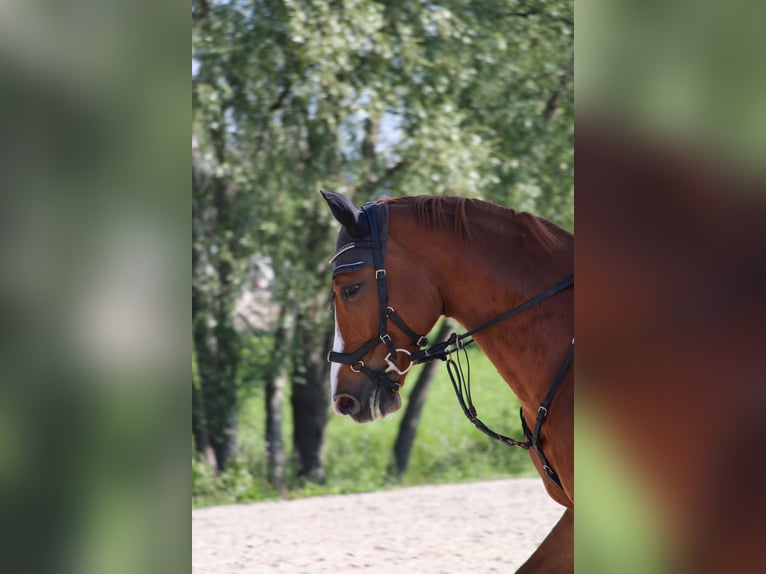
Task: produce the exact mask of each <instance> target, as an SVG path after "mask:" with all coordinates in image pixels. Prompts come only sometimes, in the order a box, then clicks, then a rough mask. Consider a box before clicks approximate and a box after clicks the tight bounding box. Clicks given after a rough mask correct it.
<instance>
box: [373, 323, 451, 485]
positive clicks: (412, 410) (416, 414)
mask: <svg viewBox="0 0 766 574" xmlns="http://www.w3.org/2000/svg"><path fill="white" fill-rule="evenodd" d="M451 329H452V324H451V322H450V321H449V320H447V319H445V320H443V321H442V323H441V325H440V326H439V329H438V331H437V333H436V340H437V341H441V340H443V339H445V338H446V337H447V334H448V333H449V332H450V330H451ZM440 365H441V361H429V362H428V363H426V364H425V365H423V369H422V370H421V371H420V375H419V376H418V380H417V381H416V382H415V386H414V387H412V392H411V393H410V396H409V398H408V399H407V408H406V410H405V411H404V416H403V417H402V422H401V423H399V433H398V434H397V435H396V442H394V452H393V460H392V462H391V464H390V465H389V470H388V474H389V478H394V479H397V480H398V479H400V478H401V477H402V475H403V474H404V473H405V471H406V470H407V465H408V464H409V460H410V452H411V451H412V445H413V444H414V443H415V435H416V433H417V430H418V424H419V423H420V414H421V412H422V411H423V406H424V405H425V403H426V397H427V396H428V390H429V389H430V388H431V382H432V381H433V378H434V375H435V374H436V369H437V368H438V367H439V366H440Z"/></svg>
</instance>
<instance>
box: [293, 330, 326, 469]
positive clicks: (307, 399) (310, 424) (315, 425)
mask: <svg viewBox="0 0 766 574" xmlns="http://www.w3.org/2000/svg"><path fill="white" fill-rule="evenodd" d="M331 336H332V331H331V330H329V329H328V328H327V327H326V326H325V325H323V324H321V323H319V324H318V323H316V322H311V321H307V320H306V319H305V318H299V320H298V322H297V325H296V332H295V339H296V343H297V344H296V346H295V349H296V356H295V357H294V359H293V375H292V401H291V402H292V407H293V446H294V447H295V450H296V452H297V454H298V461H299V469H298V476H299V477H303V478H306V479H308V480H311V481H313V482H317V483H319V484H323V483H324V466H323V453H324V437H325V425H326V424H327V411H328V408H329V405H330V378H329V368H328V364H327V360H326V358H325V354H326V350H327V348H328V345H329V341H330V337H331Z"/></svg>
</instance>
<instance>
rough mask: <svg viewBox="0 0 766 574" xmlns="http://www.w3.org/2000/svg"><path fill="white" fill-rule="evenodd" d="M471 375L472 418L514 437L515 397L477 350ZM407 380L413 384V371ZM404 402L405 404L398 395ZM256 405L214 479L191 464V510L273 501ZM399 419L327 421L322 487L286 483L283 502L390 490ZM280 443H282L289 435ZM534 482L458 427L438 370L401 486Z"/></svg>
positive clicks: (258, 402) (526, 465) (507, 451)
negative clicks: (235, 451)
mask: <svg viewBox="0 0 766 574" xmlns="http://www.w3.org/2000/svg"><path fill="white" fill-rule="evenodd" d="M471 374H472V381H473V394H474V401H475V403H476V405H477V408H478V411H479V416H480V418H482V420H484V421H485V422H486V423H487V424H489V426H490V427H491V428H494V429H496V430H498V431H500V432H503V433H504V434H510V435H512V436H517V437H521V436H522V433H521V425H520V423H519V415H518V408H519V407H518V401H517V400H516V397H515V396H514V395H513V393H512V392H511V391H510V389H509V388H508V386H507V385H506V384H505V382H504V381H503V380H502V379H501V378H500V376H499V375H498V374H497V372H496V371H495V369H494V367H493V366H492V365H491V364H490V363H489V361H488V360H487V358H486V357H484V355H482V354H481V353H479V352H478V351H477V350H473V351H471ZM412 377H417V372H416V371H415V372H413V374H412ZM412 380H414V378H413V379H412ZM404 395H405V396H404V400H405V401H406V400H407V395H408V389H407V388H406V387H405V390H404ZM262 400H263V397H262V395H261V393H260V392H255V393H253V394H251V395H250V397H249V398H248V399H247V400H246V401H244V402H243V406H242V408H241V410H240V414H239V419H240V422H239V441H240V449H239V453H238V456H237V457H236V459H235V460H234V461H233V462H232V463H230V465H229V466H228V467H227V469H226V470H225V471H223V472H222V473H221V474H220V475H219V476H215V475H214V474H213V473H212V472H211V471H210V470H209V467H207V465H205V464H204V463H202V462H200V461H197V460H193V461H192V495H193V498H192V502H193V504H194V505H195V506H208V505H213V504H226V503H233V502H247V501H254V500H264V499H270V498H275V497H276V496H277V493H276V492H275V491H274V489H273V487H271V486H270V485H269V484H267V483H266V481H265V478H264V477H265V470H264V463H263V449H264V444H263V424H264V422H263V415H262V410H263V406H262ZM403 412H404V409H401V410H400V411H399V412H397V413H395V414H393V415H391V416H389V417H386V418H385V419H383V420H380V421H376V422H374V423H372V424H367V425H359V424H357V423H354V422H353V421H351V420H350V419H348V418H347V417H341V416H338V415H334V414H333V415H331V416H330V420H329V422H328V424H327V439H326V444H325V471H326V476H327V483H326V485H316V484H306V483H301V482H300V481H298V480H296V479H294V478H291V479H290V480H289V483H288V492H287V496H289V497H299V496H311V495H317V494H339V493H348V492H365V491H372V490H378V489H380V488H388V487H392V486H394V484H392V483H391V482H390V480H389V478H388V473H387V469H388V465H389V463H390V461H391V456H392V454H391V449H392V447H393V443H394V440H395V438H396V433H397V430H398V426H399V421H400V419H401V416H402V414H403ZM284 415H285V418H286V422H287V423H288V424H287V425H286V426H287V428H288V429H289V428H290V425H289V420H290V417H291V413H290V411H289V409H285V413H284ZM286 440H287V442H289V441H290V437H289V432H288V436H287V437H286ZM534 475H535V472H534V469H533V467H532V463H531V461H530V460H529V456H528V454H527V452H526V451H524V450H521V449H511V448H508V447H506V446H504V445H502V444H500V443H498V442H496V441H493V440H491V439H490V438H488V437H486V436H485V435H484V434H482V433H480V432H479V431H478V430H476V429H475V428H474V427H473V426H472V425H471V424H470V423H469V422H468V421H467V420H466V419H465V417H464V415H463V413H462V411H461V410H460V407H459V406H458V404H457V401H456V399H455V395H454V392H453V390H452V387H451V385H450V382H449V378H448V377H447V373H446V369H445V368H441V369H439V372H438V374H437V375H436V380H435V381H434V383H433V386H432V389H431V391H430V398H429V400H428V402H427V403H426V405H425V407H424V410H423V418H422V420H421V423H420V425H419V427H418V437H417V440H416V441H415V444H414V446H413V452H412V455H411V458H410V467H409V469H408V471H407V473H406V474H405V476H404V479H403V482H402V483H401V484H403V485H417V484H431V483H447V482H460V481H471V480H482V479H490V478H500V477H507V476H534Z"/></svg>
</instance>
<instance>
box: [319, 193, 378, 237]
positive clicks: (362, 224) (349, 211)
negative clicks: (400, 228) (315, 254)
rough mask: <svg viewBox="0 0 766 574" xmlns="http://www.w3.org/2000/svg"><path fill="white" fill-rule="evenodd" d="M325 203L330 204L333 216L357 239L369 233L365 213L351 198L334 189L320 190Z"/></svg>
mask: <svg viewBox="0 0 766 574" xmlns="http://www.w3.org/2000/svg"><path fill="white" fill-rule="evenodd" d="M319 193H321V194H322V197H324V199H325V201H326V202H327V205H329V206H330V211H332V214H333V217H335V219H337V220H338V222H339V223H340V224H341V225H342V226H343V227H344V228H345V229H346V231H348V232H349V234H351V236H353V237H356V238H358V239H364V238H365V237H367V236H368V235H369V234H370V224H369V223H368V221H367V214H366V213H364V212H363V211H362V210H360V209H357V208H356V207H355V206H354V204H353V203H351V200H350V199H349V198H347V197H346V196H345V195H341V194H340V193H338V192H336V191H325V190H323V189H322V190H320V191H319Z"/></svg>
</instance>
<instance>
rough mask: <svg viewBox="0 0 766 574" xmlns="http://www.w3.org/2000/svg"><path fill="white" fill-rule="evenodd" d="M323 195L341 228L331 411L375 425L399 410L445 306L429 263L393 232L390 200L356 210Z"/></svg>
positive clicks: (334, 294)
mask: <svg viewBox="0 0 766 574" xmlns="http://www.w3.org/2000/svg"><path fill="white" fill-rule="evenodd" d="M321 193H322V196H323V197H324V198H325V200H326V201H327V203H328V205H329V206H330V210H331V211H332V214H333V216H334V217H335V219H337V220H338V222H339V223H340V224H341V229H340V231H339V233H338V241H337V247H336V251H335V254H334V255H333V257H332V259H331V260H330V261H331V262H332V263H333V279H332V299H333V307H334V312H335V340H334V343H333V350H332V351H331V352H330V353H329V355H328V360H329V361H330V362H331V363H332V367H331V371H330V372H331V385H332V400H333V408H334V409H335V412H337V413H338V414H342V415H348V416H350V417H351V418H352V419H354V420H355V421H356V422H369V421H372V420H375V419H378V418H382V417H384V416H386V415H388V414H390V413H393V412H395V411H397V410H398V409H399V408H401V405H402V401H401V397H400V395H399V389H401V387H402V386H403V385H404V381H405V379H406V377H407V374H408V372H409V370H410V368H411V366H412V362H411V361H410V359H409V357H410V355H411V354H412V353H414V352H416V351H417V350H418V349H419V348H420V347H422V346H424V345H425V344H427V340H426V339H425V337H424V336H423V334H426V333H428V331H429V330H430V329H431V327H433V325H434V323H435V322H436V320H437V319H438V318H439V316H440V315H441V310H442V308H443V303H442V300H441V296H440V293H439V290H438V288H437V286H436V285H435V283H434V281H433V278H432V277H431V276H429V274H428V273H427V271H426V269H427V265H423V262H422V260H419V259H418V258H417V257H416V256H415V255H414V254H412V253H409V252H407V251H406V250H405V249H404V248H403V247H402V246H401V245H399V244H398V243H397V242H396V241H395V240H394V239H393V238H391V237H390V236H389V235H388V227H389V226H388V206H387V205H386V204H385V203H373V204H366V205H364V206H363V207H362V209H358V208H356V207H355V206H354V205H353V204H352V203H351V201H349V200H348V198H346V197H345V196H343V195H341V194H339V193H335V192H332V191H322V192H321Z"/></svg>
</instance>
